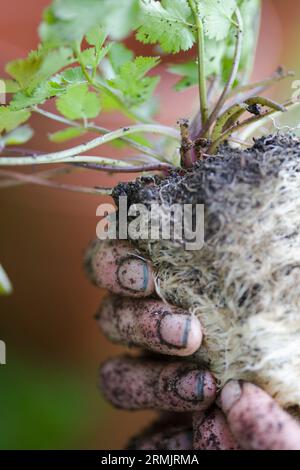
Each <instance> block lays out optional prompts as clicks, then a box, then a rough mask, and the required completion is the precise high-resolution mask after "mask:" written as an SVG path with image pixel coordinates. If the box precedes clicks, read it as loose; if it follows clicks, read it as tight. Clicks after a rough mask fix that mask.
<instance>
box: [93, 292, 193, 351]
mask: <svg viewBox="0 0 300 470" xmlns="http://www.w3.org/2000/svg"><path fill="white" fill-rule="evenodd" d="M96 319H97V320H98V322H99V325H100V328H101V329H102V331H103V332H104V334H105V335H106V336H107V337H108V338H109V339H110V340H112V341H114V342H118V343H121V344H126V345H136V346H142V347H144V348H147V349H150V350H152V351H155V352H159V353H162V354H170V355H176V356H189V355H191V354H193V353H194V352H195V351H197V350H198V349H199V347H200V345H201V341H202V331H201V325H200V322H199V320H198V319H197V318H196V317H195V316H192V315H190V314H189V313H188V312H186V311H185V310H182V309H180V308H177V307H172V306H170V305H167V304H165V303H163V302H160V301H157V300H134V299H130V298H125V297H124V298H122V297H118V296H110V297H108V298H107V299H106V300H105V301H104V303H103V304H102V305H101V307H100V309H99V311H98V313H97V314H96Z"/></svg>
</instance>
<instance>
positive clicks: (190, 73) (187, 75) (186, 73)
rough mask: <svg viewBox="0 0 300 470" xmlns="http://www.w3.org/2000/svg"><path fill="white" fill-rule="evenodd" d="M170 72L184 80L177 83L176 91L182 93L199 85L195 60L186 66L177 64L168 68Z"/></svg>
mask: <svg viewBox="0 0 300 470" xmlns="http://www.w3.org/2000/svg"><path fill="white" fill-rule="evenodd" d="M168 71H169V72H170V73H172V74H175V75H181V76H182V77H183V78H182V79H181V80H180V81H179V82H177V83H176V85H175V87H174V88H175V90H176V91H182V90H185V89H186V88H190V87H192V86H195V85H197V84H198V66H197V63H196V61H195V60H191V61H190V62H186V63H185V64H176V65H172V66H171V67H169V68H168Z"/></svg>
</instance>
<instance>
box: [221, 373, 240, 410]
mask: <svg viewBox="0 0 300 470" xmlns="http://www.w3.org/2000/svg"><path fill="white" fill-rule="evenodd" d="M241 395H242V387H241V384H240V383H239V382H238V381H237V380H230V381H229V382H227V384H226V385H225V386H224V388H223V390H222V392H221V396H220V399H219V401H220V404H221V407H222V410H223V411H224V413H225V414H228V413H229V412H230V411H231V409H232V408H233V406H234V405H235V404H236V403H237V402H238V401H239V399H240V398H241Z"/></svg>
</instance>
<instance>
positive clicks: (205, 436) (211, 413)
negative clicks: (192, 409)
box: [193, 407, 240, 450]
mask: <svg viewBox="0 0 300 470" xmlns="http://www.w3.org/2000/svg"><path fill="white" fill-rule="evenodd" d="M193 437H194V449H197V450H239V449H240V446H239V444H238V443H237V441H236V440H235V438H234V437H233V435H232V433H231V431H230V429H229V426H228V424H227V422H226V418H225V416H224V414H223V413H222V411H220V410H219V409H217V408H215V407H214V408H212V409H210V410H208V411H207V412H205V413H201V412H200V413H199V412H197V413H195V414H194V417H193Z"/></svg>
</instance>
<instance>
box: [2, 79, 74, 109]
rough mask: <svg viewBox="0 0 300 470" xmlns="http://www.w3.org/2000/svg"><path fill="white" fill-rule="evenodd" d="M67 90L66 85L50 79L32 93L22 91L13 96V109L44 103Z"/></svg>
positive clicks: (11, 103) (11, 104)
mask: <svg viewBox="0 0 300 470" xmlns="http://www.w3.org/2000/svg"><path fill="white" fill-rule="evenodd" d="M65 90H66V85H65V84H63V83H61V84H59V82H58V81H56V80H55V78H54V77H53V79H50V80H49V81H47V82H43V83H41V84H40V85H38V86H37V87H36V88H35V89H34V90H32V91H31V93H29V94H28V93H27V92H26V91H20V92H18V93H16V94H15V95H14V96H13V99H12V100H11V102H10V107H11V109H14V110H21V109H25V108H30V107H32V106H35V105H38V104H43V103H44V102H45V101H46V100H47V99H48V98H51V97H54V96H58V95H60V94H61V93H63V92H64V91H65Z"/></svg>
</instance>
